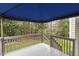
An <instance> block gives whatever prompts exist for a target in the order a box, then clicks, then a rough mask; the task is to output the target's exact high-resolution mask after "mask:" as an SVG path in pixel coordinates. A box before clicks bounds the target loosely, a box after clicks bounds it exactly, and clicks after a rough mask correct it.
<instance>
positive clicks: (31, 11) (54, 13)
mask: <svg viewBox="0 0 79 59" xmlns="http://www.w3.org/2000/svg"><path fill="white" fill-rule="evenodd" d="M0 16H3V17H5V18H11V19H15V20H21V21H32V22H49V21H53V20H57V19H63V18H69V17H74V16H79V4H78V3H0Z"/></svg>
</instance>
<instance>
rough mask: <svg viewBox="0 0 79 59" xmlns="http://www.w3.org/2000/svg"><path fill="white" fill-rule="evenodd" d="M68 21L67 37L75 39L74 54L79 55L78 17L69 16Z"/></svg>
mask: <svg viewBox="0 0 79 59" xmlns="http://www.w3.org/2000/svg"><path fill="white" fill-rule="evenodd" d="M69 23H70V27H69V28H70V29H69V30H70V31H69V32H70V33H69V37H70V38H73V39H76V40H75V43H74V50H75V51H74V52H75V53H74V55H75V56H79V17H74V18H70V19H69Z"/></svg>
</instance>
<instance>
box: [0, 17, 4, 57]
mask: <svg viewBox="0 0 79 59" xmlns="http://www.w3.org/2000/svg"><path fill="white" fill-rule="evenodd" d="M3 40H4V37H3V19H2V17H1V39H0V55H2V56H3V55H4V48H3V45H4V43H3Z"/></svg>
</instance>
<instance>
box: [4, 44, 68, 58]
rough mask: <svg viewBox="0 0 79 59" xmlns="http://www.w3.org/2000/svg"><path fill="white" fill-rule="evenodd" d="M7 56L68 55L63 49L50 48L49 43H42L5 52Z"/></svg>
mask: <svg viewBox="0 0 79 59" xmlns="http://www.w3.org/2000/svg"><path fill="white" fill-rule="evenodd" d="M5 56H67V55H66V54H64V53H62V52H61V51H59V50H57V49H55V48H52V47H51V48H50V46H49V45H47V44H44V43H40V44H36V45H32V46H30V47H27V48H23V49H20V50H16V51H13V52H10V53H7V54H5Z"/></svg>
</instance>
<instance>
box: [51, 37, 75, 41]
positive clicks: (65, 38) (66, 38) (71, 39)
mask: <svg viewBox="0 0 79 59" xmlns="http://www.w3.org/2000/svg"><path fill="white" fill-rule="evenodd" d="M52 37H55V38H61V39H64V40H70V41H73V40H75V39H73V38H68V37H63V36H52Z"/></svg>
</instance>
